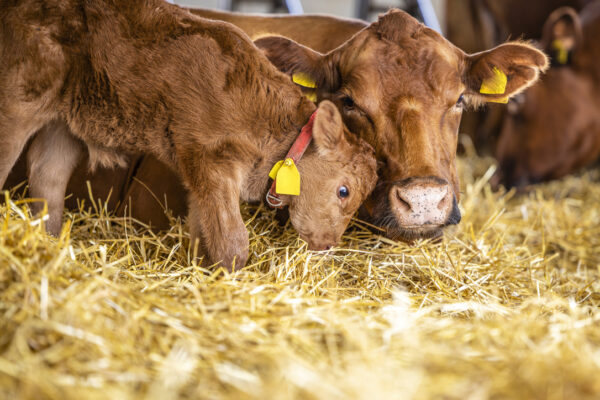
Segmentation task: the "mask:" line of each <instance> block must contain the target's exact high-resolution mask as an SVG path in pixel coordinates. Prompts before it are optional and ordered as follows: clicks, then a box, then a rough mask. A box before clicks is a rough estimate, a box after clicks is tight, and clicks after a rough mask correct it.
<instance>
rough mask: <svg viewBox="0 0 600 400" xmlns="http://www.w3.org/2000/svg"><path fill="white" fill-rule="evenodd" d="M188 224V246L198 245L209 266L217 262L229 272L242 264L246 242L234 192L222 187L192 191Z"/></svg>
mask: <svg viewBox="0 0 600 400" xmlns="http://www.w3.org/2000/svg"><path fill="white" fill-rule="evenodd" d="M228 189H230V190H229V191H228ZM188 225H189V227H190V243H191V245H192V246H200V248H199V250H200V251H202V252H204V253H206V254H205V256H206V257H207V258H208V260H207V261H208V262H209V263H211V264H214V263H218V262H220V263H221V265H222V266H223V267H225V268H227V269H228V270H229V271H232V270H233V269H234V268H235V269H241V268H243V267H244V265H246V261H247V260H248V245H249V240H248V231H247V230H246V226H245V225H244V221H243V219H242V215H241V212H240V200H239V191H238V190H233V188H231V187H230V188H227V187H226V185H223V186H221V187H219V188H217V189H215V190H212V191H211V192H210V193H206V192H204V193H203V192H200V191H195V190H194V191H192V193H191V194H190V196H189V215H188ZM192 248H193V247H192Z"/></svg>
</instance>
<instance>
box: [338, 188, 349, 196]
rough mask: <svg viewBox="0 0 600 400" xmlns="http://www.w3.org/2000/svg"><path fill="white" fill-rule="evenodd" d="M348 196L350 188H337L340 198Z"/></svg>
mask: <svg viewBox="0 0 600 400" xmlns="http://www.w3.org/2000/svg"><path fill="white" fill-rule="evenodd" d="M348 196H350V190H348V188H347V187H346V186H343V185H342V186H340V187H339V188H338V197H339V198H340V199H345V198H346V197H348Z"/></svg>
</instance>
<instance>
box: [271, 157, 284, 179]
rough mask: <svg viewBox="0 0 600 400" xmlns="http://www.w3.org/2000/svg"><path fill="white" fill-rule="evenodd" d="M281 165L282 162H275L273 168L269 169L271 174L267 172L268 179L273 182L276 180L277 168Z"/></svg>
mask: <svg viewBox="0 0 600 400" xmlns="http://www.w3.org/2000/svg"><path fill="white" fill-rule="evenodd" d="M282 165H283V160H281V161H277V162H276V163H275V165H273V168H271V172H269V178H271V179H273V180H275V178H277V173H278V172H279V168H281V166H282Z"/></svg>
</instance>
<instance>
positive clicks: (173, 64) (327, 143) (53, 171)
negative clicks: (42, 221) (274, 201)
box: [0, 0, 375, 268]
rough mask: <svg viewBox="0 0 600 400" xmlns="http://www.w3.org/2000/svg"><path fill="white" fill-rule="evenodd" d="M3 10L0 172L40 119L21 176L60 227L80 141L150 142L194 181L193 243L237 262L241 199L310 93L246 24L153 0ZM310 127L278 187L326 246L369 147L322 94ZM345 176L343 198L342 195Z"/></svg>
mask: <svg viewBox="0 0 600 400" xmlns="http://www.w3.org/2000/svg"><path fill="white" fill-rule="evenodd" d="M0 22H1V25H2V28H0V29H2V30H1V31H0V51H1V54H0V55H1V58H0V64H1V65H0V66H1V68H0V70H1V71H2V72H3V73H2V74H1V75H0V103H1V104H2V106H3V110H4V112H3V113H2V115H0V148H1V149H2V152H3V154H5V157H4V158H3V159H2V162H1V164H0V184H4V181H5V179H6V176H7V174H8V172H9V170H10V169H11V167H12V166H13V163H14V161H15V160H16V158H17V157H18V155H19V153H20V152H21V150H22V148H23V145H24V143H25V142H26V141H27V139H28V137H30V136H31V135H32V134H34V133H35V132H36V131H38V130H39V129H40V128H42V127H44V130H43V131H42V132H41V134H40V135H39V136H38V137H36V140H35V141H34V143H33V144H32V146H31V148H30V149H29V155H28V158H29V164H30V187H31V192H32V194H33V195H34V196H39V197H43V198H46V199H47V200H48V204H49V210H50V212H51V213H50V221H49V223H48V228H49V229H51V231H52V232H54V233H56V232H57V231H58V229H59V228H60V217H61V214H62V199H64V193H65V185H66V183H67V180H68V177H69V176H70V175H71V172H72V171H73V168H75V166H76V165H77V161H78V159H79V157H80V155H81V153H82V149H83V148H84V147H85V146H87V147H88V150H89V153H90V155H91V156H90V158H91V159H92V160H98V161H99V162H118V161H120V154H122V153H140V152H141V153H151V154H153V155H154V156H156V157H157V158H158V159H160V160H161V161H162V162H164V163H166V164H167V165H169V166H170V167H171V168H172V169H173V170H175V171H177V172H178V174H179V175H180V176H181V177H182V180H183V182H184V184H185V186H186V188H187V189H188V191H189V193H190V194H189V198H188V200H189V208H190V218H189V224H190V233H191V239H192V243H196V241H197V240H199V242H200V245H201V247H202V249H203V250H204V251H205V252H206V254H207V256H208V259H209V261H211V262H222V263H223V265H224V266H226V267H228V268H230V267H232V266H237V267H239V266H243V265H244V264H245V262H246V259H247V257H248V234H247V232H246V229H245V226H244V222H243V220H242V218H241V215H240V211H239V201H240V199H242V200H246V201H257V200H260V199H261V198H262V196H263V195H264V193H265V192H266V189H267V185H268V177H267V174H268V172H269V170H270V168H271V167H272V165H273V164H274V163H275V162H276V161H278V160H279V159H281V158H283V156H284V155H285V153H286V151H287V150H288V148H289V147H290V145H291V143H292V142H293V140H294V138H295V136H296V134H297V132H298V131H299V130H300V128H301V127H302V125H304V124H305V123H306V122H307V121H308V118H309V116H310V114H311V113H312V112H313V111H314V109H315V105H314V104H313V103H311V102H310V101H308V100H307V99H306V98H305V97H304V96H303V95H302V93H301V91H300V90H299V89H298V88H297V87H296V86H295V85H294V84H293V83H292V82H291V80H290V79H289V78H288V77H286V76H285V75H284V74H281V73H280V72H279V71H277V70H276V69H275V68H273V66H272V65H271V64H270V63H269V62H268V60H267V59H266V58H265V57H264V56H263V55H262V54H261V53H260V52H259V51H258V50H257V49H256V47H255V46H254V45H253V43H252V42H251V41H250V40H249V38H248V37H247V36H246V35H245V34H243V32H241V31H240V30H239V29H237V28H235V27H234V26H233V25H230V24H227V23H223V22H216V21H211V20H206V19H201V18H199V17H195V16H193V15H191V14H189V13H188V12H187V11H185V10H182V9H180V8H178V7H176V6H171V5H169V4H167V3H164V2H162V1H158V0H153V1H142V0H138V1H131V0H127V1H125V0H103V1H101V0H98V1H95V2H80V1H77V0H69V1H62V0H61V1H59V0H47V1H40V0H23V1H18V2H14V3H11V4H10V5H7V4H5V5H3V6H1V7H0ZM200 55H201V56H200ZM313 136H314V141H313V143H314V144H313V145H312V146H311V147H310V148H309V151H308V152H307V154H306V155H305V157H304V158H303V159H302V160H301V162H300V163H299V165H298V168H299V169H300V171H301V176H302V187H303V190H302V192H301V195H300V196H298V197H295V196H284V197H283V200H284V203H285V204H287V205H289V206H290V210H291V214H292V222H293V223H294V225H295V226H296V227H297V228H298V229H299V231H300V234H301V235H302V236H303V237H304V238H305V239H306V240H307V241H308V242H309V246H311V247H315V248H324V247H329V246H331V245H333V244H335V243H336V242H337V240H339V238H340V237H341V234H342V232H343V230H344V228H345V226H346V225H347V223H348V221H349V219H350V218H351V216H352V214H353V213H354V212H355V211H356V210H357V209H358V207H359V205H360V203H361V202H362V200H363V199H364V198H365V196H366V195H367V194H368V193H369V192H370V191H371V189H372V187H373V185H374V182H375V159H374V157H373V154H372V149H370V147H369V146H368V145H367V144H365V143H363V142H361V141H359V140H357V139H355V138H353V137H352V136H351V135H350V134H349V132H348V131H347V130H346V128H345V127H344V126H343V124H342V121H341V118H340V116H339V113H338V111H337V110H336V108H335V107H334V106H333V105H332V104H331V103H323V104H321V105H320V106H319V111H318V113H317V117H316V119H315V127H314V130H313ZM323 173H325V174H327V175H326V177H327V179H326V180H324V179H323ZM317 182H318V183H317ZM341 185H346V186H347V187H348V188H349V189H350V197H348V198H346V199H340V198H338V196H337V193H338V188H339V186H341Z"/></svg>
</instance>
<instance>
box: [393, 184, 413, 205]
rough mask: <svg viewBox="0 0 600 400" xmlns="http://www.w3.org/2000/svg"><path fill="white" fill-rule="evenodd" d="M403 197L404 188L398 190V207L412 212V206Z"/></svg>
mask: <svg viewBox="0 0 600 400" xmlns="http://www.w3.org/2000/svg"><path fill="white" fill-rule="evenodd" d="M402 195H403V193H402V188H396V198H397V199H398V207H401V208H405V209H406V211H410V209H411V208H412V207H411V206H410V203H409V202H408V201H407V200H406V199H405V198H404V197H402Z"/></svg>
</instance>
